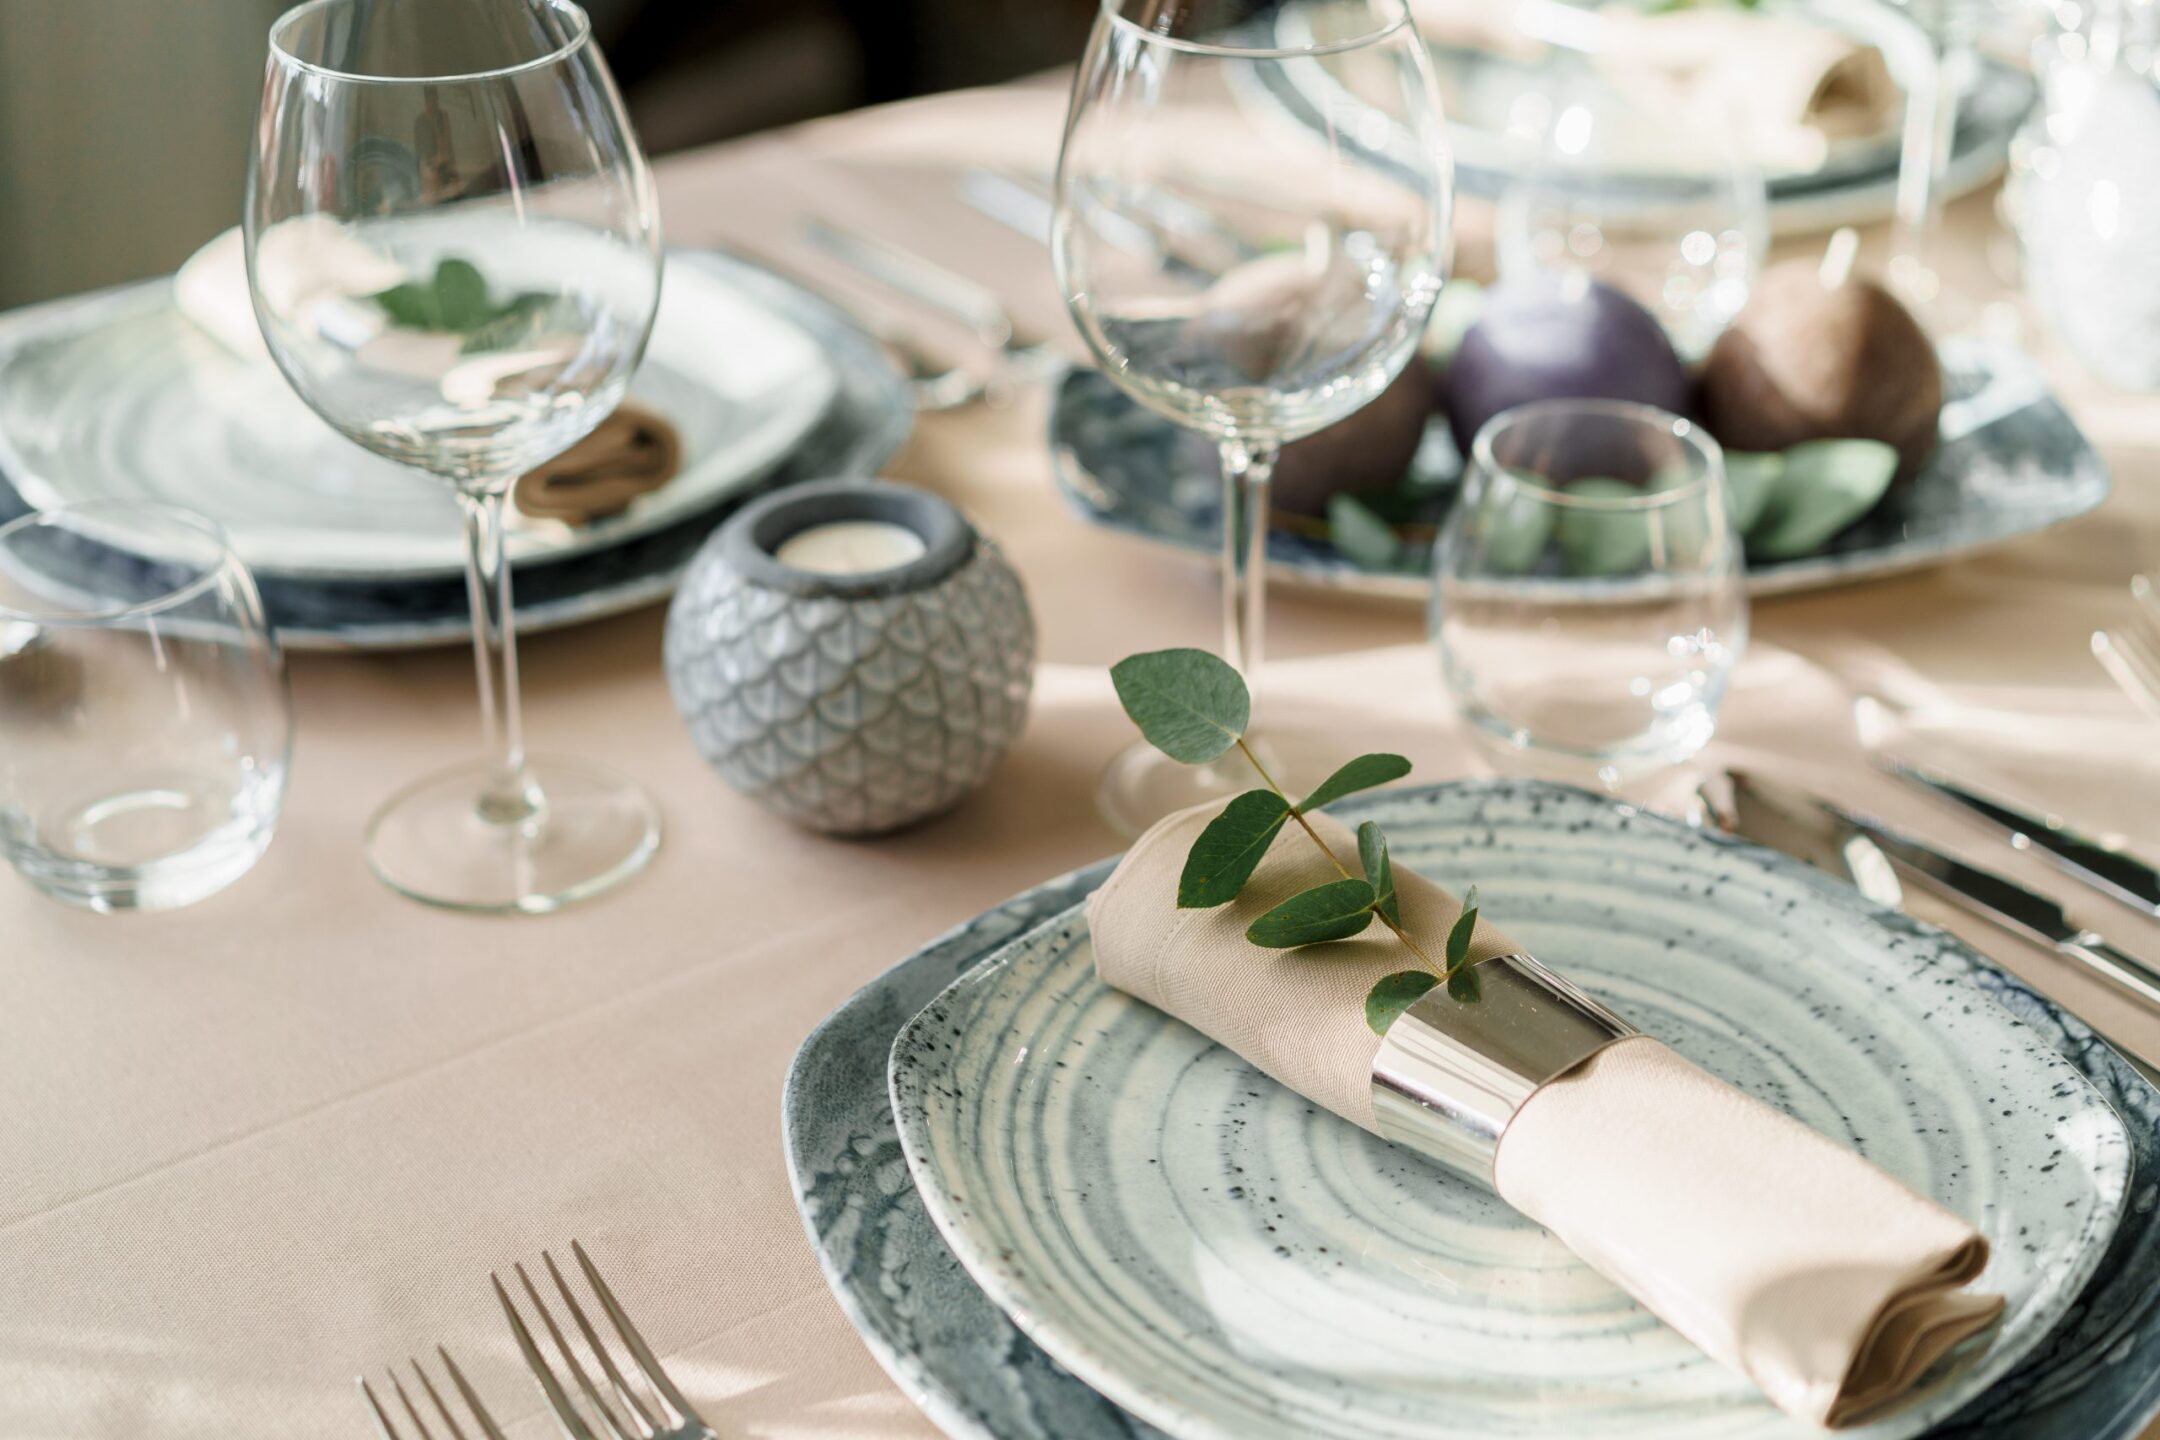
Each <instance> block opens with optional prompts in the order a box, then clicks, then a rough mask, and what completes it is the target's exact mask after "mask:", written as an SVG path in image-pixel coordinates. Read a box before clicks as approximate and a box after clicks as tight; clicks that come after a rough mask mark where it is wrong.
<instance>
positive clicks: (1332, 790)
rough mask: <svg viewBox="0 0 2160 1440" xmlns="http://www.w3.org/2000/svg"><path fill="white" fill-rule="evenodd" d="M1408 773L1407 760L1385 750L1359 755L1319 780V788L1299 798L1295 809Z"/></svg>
mask: <svg viewBox="0 0 2160 1440" xmlns="http://www.w3.org/2000/svg"><path fill="white" fill-rule="evenodd" d="M1409 773H1410V762H1409V761H1408V760H1405V759H1404V758H1403V757H1402V756H1400V755H1388V754H1385V753H1380V754H1373V755H1360V756H1358V757H1357V759H1355V760H1352V761H1351V762H1350V763H1349V764H1347V765H1345V766H1343V767H1342V768H1341V769H1340V770H1337V771H1336V772H1335V773H1334V774H1332V775H1330V776H1328V777H1327V779H1325V780H1323V781H1321V782H1320V786H1319V788H1318V789H1316V790H1314V791H1313V792H1312V794H1310V795H1307V796H1306V797H1305V798H1304V799H1303V800H1301V801H1299V802H1298V809H1299V810H1301V811H1303V810H1314V809H1318V808H1319V807H1320V806H1322V805H1325V804H1327V803H1329V802H1330V801H1333V800H1340V799H1342V797H1343V796H1345V795H1352V794H1355V793H1356V792H1358V791H1360V790H1370V789H1372V788H1373V786H1375V785H1385V784H1387V783H1388V782H1389V781H1391V780H1400V779H1402V777H1403V776H1405V775H1407V774H1409Z"/></svg>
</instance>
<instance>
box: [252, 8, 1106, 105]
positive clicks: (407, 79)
mask: <svg viewBox="0 0 2160 1440" xmlns="http://www.w3.org/2000/svg"><path fill="white" fill-rule="evenodd" d="M353 3H355V0H306V3H305V4H301V5H295V6H294V7H293V8H292V9H290V10H287V11H286V12H285V13H284V14H282V15H280V16H278V18H277V19H275V20H273V21H271V22H270V53H271V55H272V56H274V57H275V58H276V59H277V62H278V63H279V64H280V65H285V66H289V67H290V68H292V69H294V70H301V71H305V72H306V73H307V74H310V75H320V76H322V77H323V78H324V79H326V80H337V81H342V82H344V83H346V84H349V85H454V84H458V83H461V82H464V81H471V80H495V79H500V78H502V77H503V76H506V75H521V74H523V73H525V72H526V71H528V70H538V69H541V68H543V67H545V66H548V65H553V64H556V63H558V62H559V61H562V60H564V59H567V58H568V57H569V56H571V55H574V54H576V53H577V52H578V50H579V49H581V48H582V47H583V46H585V45H586V44H587V43H589V42H590V41H591V40H592V17H591V16H589V15H587V14H586V13H585V10H584V7H583V6H581V5H578V4H577V3H575V0H534V3H536V4H539V5H543V6H545V7H546V8H548V9H549V10H553V11H555V12H556V13H557V14H560V15H565V16H568V17H569V20H570V23H571V26H572V33H571V35H570V38H569V39H567V40H565V41H563V43H562V44H560V45H558V46H556V47H555V48H554V49H553V50H550V51H548V52H547V53H546V54H544V55H536V56H534V57H533V58H532V59H530V60H520V61H518V62H517V63H516V64H515V65H498V66H496V67H495V68H494V69H492V70H467V71H461V72H458V73H455V74H450V75H361V74H356V73H355V72H353V71H350V70H339V69H335V68H333V67H331V66H328V65H319V64H317V63H316V62H314V61H312V60H303V59H301V58H300V57H299V56H298V55H295V54H294V53H293V52H292V51H290V50H288V49H286V48H285V46H284V45H283V44H282V43H281V38H282V37H283V36H284V34H285V32H286V30H287V29H288V28H289V27H291V26H292V25H293V24H294V23H295V22H297V21H298V20H300V19H302V18H303V17H305V16H307V15H310V14H313V13H314V12H316V11H318V10H328V9H330V8H331V7H332V6H334V5H351V4H353ZM1105 3H1108V0H1105Z"/></svg>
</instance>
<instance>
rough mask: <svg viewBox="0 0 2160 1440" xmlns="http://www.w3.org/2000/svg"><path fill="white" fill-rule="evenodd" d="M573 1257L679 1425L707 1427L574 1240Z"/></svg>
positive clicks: (571, 1249)
mask: <svg viewBox="0 0 2160 1440" xmlns="http://www.w3.org/2000/svg"><path fill="white" fill-rule="evenodd" d="M570 1253H571V1254H573V1255H575V1256H576V1257H577V1262H578V1268H579V1269H580V1270H583V1271H584V1272H585V1283H586V1284H588V1285H590V1286H592V1289H593V1294H595V1295H597V1296H599V1297H600V1304H601V1307H602V1308H603V1309H605V1310H606V1311H607V1313H608V1319H609V1320H610V1321H612V1322H613V1323H614V1326H615V1333H616V1334H618V1335H620V1336H622V1340H623V1344H624V1345H626V1346H628V1347H629V1349H630V1357H631V1358H632V1359H633V1360H635V1361H637V1366H638V1369H639V1370H641V1371H643V1372H644V1374H645V1383H646V1384H648V1385H650V1386H652V1387H653V1389H654V1391H655V1392H657V1393H658V1394H659V1396H660V1398H661V1399H662V1400H665V1401H666V1402H667V1403H668V1406H669V1407H670V1408H671V1409H672V1410H674V1412H675V1423H676V1424H678V1425H688V1424H691V1423H693V1422H695V1423H697V1424H700V1425H702V1424H704V1423H705V1422H704V1421H703V1420H701V1419H699V1417H698V1413H697V1411H695V1410H693V1409H691V1408H690V1402H689V1401H688V1400H685V1399H683V1394H682V1391H680V1390H677V1389H676V1388H675V1382H674V1381H672V1380H670V1379H668V1377H667V1371H665V1370H662V1369H661V1368H660V1362H659V1361H658V1360H656V1359H654V1358H653V1353H652V1347H650V1346H648V1345H647V1344H646V1343H645V1337H644V1336H642V1335H640V1334H638V1330H637V1326H635V1325H633V1324H631V1323H630V1317H629V1316H628V1315H625V1314H624V1313H623V1308H622V1306H621V1305H619V1304H617V1303H616V1300H615V1292H614V1291H612V1290H610V1289H608V1284H607V1281H605V1280H603V1279H601V1278H600V1271H599V1269H598V1268H597V1267H596V1266H594V1264H593V1262H592V1257H591V1256H590V1255H587V1254H586V1253H585V1247H584V1246H583V1245H580V1244H579V1243H578V1242H577V1241H575V1240H572V1241H571V1242H570Z"/></svg>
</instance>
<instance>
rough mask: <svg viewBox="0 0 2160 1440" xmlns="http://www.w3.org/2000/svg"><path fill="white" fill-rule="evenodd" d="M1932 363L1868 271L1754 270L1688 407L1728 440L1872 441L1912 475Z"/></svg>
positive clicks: (1930, 353)
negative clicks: (1757, 276)
mask: <svg viewBox="0 0 2160 1440" xmlns="http://www.w3.org/2000/svg"><path fill="white" fill-rule="evenodd" d="M1942 400H1943V381H1942V366H1941V365H1940V364H1939V363H1938V362H1937V360H1936V358H1935V346H1934V343H1933V342H1932V341H1930V340H1929V339H1928V337H1927V332H1925V331H1924V330H1922V329H1921V328H1920V325H1919V322H1918V321H1916V320H1914V319H1913V317H1912V315H1911V313H1910V312H1909V311H1907V310H1906V309H1905V307H1904V306H1902V305H1900V304H1899V303H1898V302H1897V301H1896V299H1894V298H1893V297H1892V296H1891V294H1890V292H1889V291H1887V290H1885V289H1883V288H1882V286H1880V285H1877V284H1876V283H1874V282H1873V281H1871V280H1858V279H1846V280H1841V281H1838V282H1836V283H1831V284H1825V283H1824V281H1823V277H1822V273H1821V270H1820V268H1819V267H1817V266H1816V265H1814V264H1813V263H1811V262H1808V261H1797V260H1796V261H1787V262H1785V263H1783V264H1780V265H1773V266H1772V267H1770V269H1768V270H1766V271H1765V272H1763V276H1762V279H1761V280H1760V281H1758V282H1757V283H1756V286H1755V291H1754V293H1753V294H1752V295H1751V296H1749V298H1748V302H1747V306H1746V308H1744V309H1743V310H1742V311H1741V312H1740V314H1739V316H1738V317H1737V318H1735V319H1734V321H1733V323H1732V326H1731V328H1729V329H1727V330H1726V332H1725V333H1724V334H1723V335H1722V336H1720V337H1718V342H1717V344H1716V345H1715V346H1713V347H1712V348H1711V351H1710V356H1709V358H1708V359H1707V360H1706V361H1704V362H1703V370H1702V379H1701V382H1700V389H1699V391H1698V408H1699V409H1700V410H1701V412H1702V419H1703V423H1704V424H1706V425H1708V426H1709V427H1710V433H1711V434H1713V435H1715V436H1717V438H1718V442H1719V443H1720V444H1722V445H1723V446H1724V447H1725V448H1726V449H1728V450H1743V451H1767V450H1783V449H1786V448H1787V447H1789V446H1793V445H1798V444H1800V443H1801V442H1803V441H1807V440H1827V439H1834V438H1844V437H1856V438H1860V439H1866V440H1880V441H1882V442H1883V443H1884V444H1886V445H1889V446H1891V447H1892V448H1893V449H1895V450H1896V451H1897V452H1898V461H1899V463H1898V478H1899V479H1901V480H1902V479H1910V478H1911V476H1912V474H1913V472H1914V471H1916V470H1918V469H1919V468H1920V465H1921V463H1922V462H1923V461H1925V460H1926V459H1927V457H1928V455H1929V454H1930V453H1932V452H1933V450H1934V449H1935V438H1936V430H1937V422H1938V420H1939V418H1940V416H1941V413H1942Z"/></svg>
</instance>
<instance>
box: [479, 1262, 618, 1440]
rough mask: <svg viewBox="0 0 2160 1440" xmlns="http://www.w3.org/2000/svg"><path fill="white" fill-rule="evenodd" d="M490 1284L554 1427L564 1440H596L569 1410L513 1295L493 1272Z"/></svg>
mask: <svg viewBox="0 0 2160 1440" xmlns="http://www.w3.org/2000/svg"><path fill="white" fill-rule="evenodd" d="M488 1283H489V1284H491V1285H493V1286H494V1287H495V1298H496V1300H497V1301H499V1302H501V1304H502V1311H503V1317H504V1318H505V1319H507V1320H508V1321H509V1322H510V1333H511V1334H512V1335H513V1336H514V1337H516V1339H517V1347H518V1351H519V1353H521V1354H522V1355H524V1357H525V1368H526V1369H528V1370H530V1371H532V1377H533V1383H534V1384H536V1385H538V1386H539V1387H540V1394H541V1396H542V1398H544V1399H545V1400H546V1401H547V1403H548V1409H550V1410H552V1411H554V1412H555V1424H556V1426H557V1427H558V1428H559V1429H561V1431H562V1433H563V1436H564V1440H595V1436H594V1435H593V1433H592V1430H591V1429H590V1428H589V1427H587V1425H586V1424H585V1421H584V1420H583V1419H582V1418H581V1417H580V1416H579V1415H578V1413H577V1411H576V1410H574V1409H572V1408H571V1407H570V1397H569V1396H568V1395H565V1394H564V1393H563V1388H562V1382H561V1381H559V1380H557V1379H556V1378H555V1372H554V1371H552V1370H550V1369H548V1363H547V1361H545V1360H543V1359H541V1358H540V1347H539V1346H537V1345H535V1344H534V1343H533V1337H532V1331H530V1330H528V1329H526V1328H525V1321H524V1318H523V1317H522V1316H520V1315H519V1314H518V1312H517V1306H515V1305H512V1304H511V1303H510V1292H509V1291H507V1290H505V1289H503V1283H502V1277H501V1276H499V1275H496V1274H494V1273H493V1272H492V1271H491V1272H490V1273H489V1275H488Z"/></svg>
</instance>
